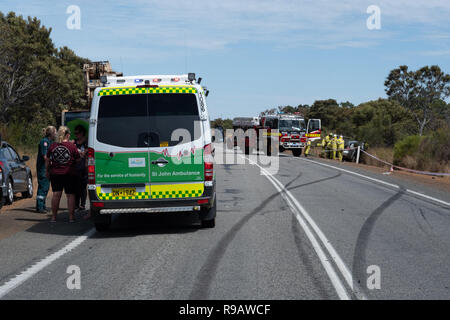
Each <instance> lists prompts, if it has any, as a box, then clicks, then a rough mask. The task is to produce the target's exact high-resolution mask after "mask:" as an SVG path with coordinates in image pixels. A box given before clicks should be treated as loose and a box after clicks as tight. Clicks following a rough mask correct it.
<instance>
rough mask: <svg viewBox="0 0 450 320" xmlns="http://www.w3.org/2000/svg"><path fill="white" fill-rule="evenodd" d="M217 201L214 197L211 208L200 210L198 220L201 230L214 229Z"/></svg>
mask: <svg viewBox="0 0 450 320" xmlns="http://www.w3.org/2000/svg"><path fill="white" fill-rule="evenodd" d="M216 203H217V200H216V199H215V197H214V204H213V205H212V207H211V208H209V209H207V208H205V209H202V211H201V212H200V220H201V224H202V228H214V227H215V226H216V208H217V205H216Z"/></svg>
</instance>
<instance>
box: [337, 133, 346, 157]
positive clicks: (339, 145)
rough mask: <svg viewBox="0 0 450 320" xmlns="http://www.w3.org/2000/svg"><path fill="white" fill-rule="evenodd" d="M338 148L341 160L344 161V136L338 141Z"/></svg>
mask: <svg viewBox="0 0 450 320" xmlns="http://www.w3.org/2000/svg"><path fill="white" fill-rule="evenodd" d="M337 149H338V157H339V161H342V157H343V155H344V136H342V135H341V136H340V137H339V139H338V141H337Z"/></svg>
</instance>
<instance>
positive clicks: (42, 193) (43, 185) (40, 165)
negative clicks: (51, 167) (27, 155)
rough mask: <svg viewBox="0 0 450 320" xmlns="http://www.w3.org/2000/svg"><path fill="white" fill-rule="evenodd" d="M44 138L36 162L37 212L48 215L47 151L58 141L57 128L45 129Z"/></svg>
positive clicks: (40, 143)
mask: <svg viewBox="0 0 450 320" xmlns="http://www.w3.org/2000/svg"><path fill="white" fill-rule="evenodd" d="M43 135H44V137H43V138H42V139H41V141H40V142H39V147H38V155H37V160H36V173H37V180H38V190H37V196H36V212H38V213H47V208H46V206H45V201H46V198H47V194H48V190H49V189H50V181H49V180H48V179H47V177H46V175H45V159H46V157H47V151H48V148H49V147H50V145H51V144H52V143H53V141H55V139H56V128H55V127H53V126H48V127H47V128H45V129H43Z"/></svg>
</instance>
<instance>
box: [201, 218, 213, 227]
mask: <svg viewBox="0 0 450 320" xmlns="http://www.w3.org/2000/svg"><path fill="white" fill-rule="evenodd" d="M215 226H216V219H211V220H202V228H205V229H206V228H208V229H209V228H214V227H215Z"/></svg>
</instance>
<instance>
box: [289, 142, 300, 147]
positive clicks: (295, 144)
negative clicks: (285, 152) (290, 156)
mask: <svg viewBox="0 0 450 320" xmlns="http://www.w3.org/2000/svg"><path fill="white" fill-rule="evenodd" d="M291 147H300V143H291Z"/></svg>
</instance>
